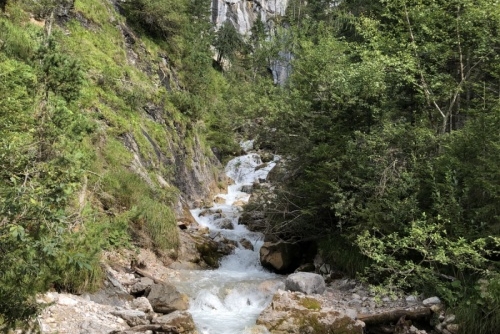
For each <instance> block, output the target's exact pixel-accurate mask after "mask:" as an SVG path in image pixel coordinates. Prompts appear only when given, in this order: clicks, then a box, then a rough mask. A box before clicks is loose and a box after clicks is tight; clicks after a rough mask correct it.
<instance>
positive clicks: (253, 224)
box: [238, 211, 267, 232]
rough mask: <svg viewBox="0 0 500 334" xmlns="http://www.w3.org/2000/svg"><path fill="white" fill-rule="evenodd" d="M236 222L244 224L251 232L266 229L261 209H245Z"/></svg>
mask: <svg viewBox="0 0 500 334" xmlns="http://www.w3.org/2000/svg"><path fill="white" fill-rule="evenodd" d="M238 224H241V225H246V226H247V228H248V229H249V230H250V231H252V232H263V231H265V229H266V226H267V224H266V220H265V216H264V212H262V211H245V212H243V214H242V215H241V216H240V218H239V220H238Z"/></svg>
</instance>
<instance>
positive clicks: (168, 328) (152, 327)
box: [110, 325, 179, 334]
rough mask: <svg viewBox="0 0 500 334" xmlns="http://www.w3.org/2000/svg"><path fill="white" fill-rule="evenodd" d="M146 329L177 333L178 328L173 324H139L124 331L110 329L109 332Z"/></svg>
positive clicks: (128, 331)
mask: <svg viewBox="0 0 500 334" xmlns="http://www.w3.org/2000/svg"><path fill="white" fill-rule="evenodd" d="M146 331H155V332H156V333H168V334H178V333H179V330H178V329H177V328H176V327H174V326H168V325H140V326H135V327H132V328H129V329H127V330H124V331H112V332H111V333H110V334H128V333H138V332H146Z"/></svg>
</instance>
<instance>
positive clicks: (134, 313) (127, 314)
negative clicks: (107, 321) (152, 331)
mask: <svg viewBox="0 0 500 334" xmlns="http://www.w3.org/2000/svg"><path fill="white" fill-rule="evenodd" d="M111 314H112V315H114V316H117V317H120V318H122V319H123V320H125V321H126V322H127V324H128V325H129V326H130V327H134V326H140V325H147V324H149V321H148V319H147V317H146V313H144V312H142V311H138V310H120V311H113V312H111Z"/></svg>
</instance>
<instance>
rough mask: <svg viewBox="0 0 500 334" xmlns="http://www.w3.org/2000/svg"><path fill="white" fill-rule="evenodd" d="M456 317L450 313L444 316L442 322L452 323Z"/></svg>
mask: <svg viewBox="0 0 500 334" xmlns="http://www.w3.org/2000/svg"><path fill="white" fill-rule="evenodd" d="M456 318H457V317H455V315H454V314H450V315H447V316H446V317H445V318H444V323H446V324H449V323H452V322H454V321H455V320H456Z"/></svg>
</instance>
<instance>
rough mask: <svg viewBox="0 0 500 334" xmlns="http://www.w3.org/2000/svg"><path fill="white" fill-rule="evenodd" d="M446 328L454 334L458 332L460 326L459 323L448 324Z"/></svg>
mask: <svg viewBox="0 0 500 334" xmlns="http://www.w3.org/2000/svg"><path fill="white" fill-rule="evenodd" d="M446 329H447V330H448V331H449V332H450V333H452V334H457V333H458V330H459V329H460V328H459V326H458V325H457V324H448V325H447V326H446Z"/></svg>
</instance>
